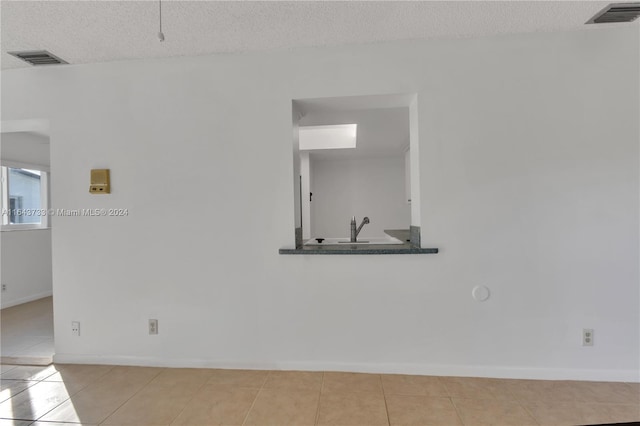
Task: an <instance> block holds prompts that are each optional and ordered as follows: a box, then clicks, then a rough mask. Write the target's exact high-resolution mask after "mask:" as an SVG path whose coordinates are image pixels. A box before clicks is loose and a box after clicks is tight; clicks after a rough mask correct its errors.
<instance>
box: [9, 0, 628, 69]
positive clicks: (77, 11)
mask: <svg viewBox="0 0 640 426" xmlns="http://www.w3.org/2000/svg"><path fill="white" fill-rule="evenodd" d="M608 3H609V2H602V1H562V2H554V1H510V2H493V1H491V2H489V1H410V2H399V1H386V2H359V1H343V2H324V1H319V2H307V1H278V2H268V1H261V2H249V1H231V2H222V1H177V0H173V1H169V0H164V1H163V2H162V9H163V30H164V33H165V35H166V41H165V42H164V43H160V42H159V41H158V39H157V38H156V35H157V32H158V2H157V1H154V0H151V1H7V0H4V1H2V2H1V8H2V21H1V23H2V25H1V27H2V29H1V35H2V55H1V62H2V68H4V69H6V68H18V67H29V66H30V65H28V64H25V63H23V62H22V61H20V60H18V59H16V58H14V57H12V56H10V55H8V54H7V53H6V52H7V51H14V50H39V49H46V50H49V51H51V52H52V53H54V54H56V55H58V56H60V57H61V58H62V59H65V60H66V61H68V62H70V63H72V64H80V63H93V62H106V61H114V60H123V59H136V58H157V57H169V56H183V55H184V56H193V55H205V54H216V53H229V52H246V51H264V50H274V49H289V48H294V47H302V46H330V45H340V44H355V43H373V42H382V41H390V40H403V39H430V38H459V37H477V36H485V35H492V34H507V33H522V32H536V31H564V30H574V29H578V28H585V25H584V23H585V22H586V21H587V20H588V19H589V18H591V17H592V16H593V15H594V14H595V13H596V12H598V11H599V10H600V9H602V8H603V7H605V6H606V5H607V4H608ZM608 25H637V23H632V24H602V25H600V27H602V26H608ZM587 27H591V28H594V27H597V26H587Z"/></svg>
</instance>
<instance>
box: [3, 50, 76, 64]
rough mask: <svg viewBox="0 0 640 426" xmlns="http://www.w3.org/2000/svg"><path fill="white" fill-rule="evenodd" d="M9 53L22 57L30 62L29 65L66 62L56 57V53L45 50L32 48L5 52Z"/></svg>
mask: <svg viewBox="0 0 640 426" xmlns="http://www.w3.org/2000/svg"><path fill="white" fill-rule="evenodd" d="M7 53H9V55H12V56H15V57H16V58H18V59H22V60H23V61H25V62H28V63H30V64H31V65H57V64H68V62H67V61H64V60H62V59H60V58H58V57H57V56H56V55H53V54H51V53H49V52H47V51H46V50H34V51H31V52H7Z"/></svg>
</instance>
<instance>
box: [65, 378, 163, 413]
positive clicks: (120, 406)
mask: <svg viewBox="0 0 640 426" xmlns="http://www.w3.org/2000/svg"><path fill="white" fill-rule="evenodd" d="M115 367H117V366H114V367H113V368H115ZM113 368H112V370H113ZM134 368H135V367H134ZM141 368H146V367H141ZM163 370H166V368H160V371H158V373H157V374H156V375H155V376H153V377H151V378H150V379H149V381H147V383H145V384H144V386H142V387H141V388H140V389H138V390H137V391H136V392H134V393H133V395H131V396H130V397H129V398H127V400H126V401H124V402H123V403H122V404H120V405H118V406H117V407H116V408H115V409H114V410H113V411H112V412H110V413H109V414H108V415H107V417H105V418H104V419H103V420H102V421H101V422H99V423H98V425H102V424H104V422H106V421H107V420H108V419H109V417H111V416H113V414H114V413H115V412H116V411H118V410H119V409H120V408H122V406H123V405H124V404H126V403H127V402H129V401H131V399H132V398H133V397H134V396H136V395H137V394H139V393H140V392H141V391H142V389H144V388H146V387H147V386H148V385H149V383H151V381H152V380H153V379H155V378H156V377H158V376H159V375H160V373H162V371H163ZM72 424H73V423H72Z"/></svg>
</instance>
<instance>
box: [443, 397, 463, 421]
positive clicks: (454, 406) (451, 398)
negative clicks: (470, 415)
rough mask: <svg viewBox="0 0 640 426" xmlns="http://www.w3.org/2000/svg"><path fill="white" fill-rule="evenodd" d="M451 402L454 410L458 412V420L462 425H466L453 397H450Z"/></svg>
mask: <svg viewBox="0 0 640 426" xmlns="http://www.w3.org/2000/svg"><path fill="white" fill-rule="evenodd" d="M447 393H449V390H448V389H447ZM449 401H450V402H451V405H453V409H454V410H456V415H457V416H458V419H459V420H460V423H462V424H463V425H464V424H465V422H464V420H462V415H460V410H458V406H457V405H456V403H455V401H454V400H453V397H452V396H449Z"/></svg>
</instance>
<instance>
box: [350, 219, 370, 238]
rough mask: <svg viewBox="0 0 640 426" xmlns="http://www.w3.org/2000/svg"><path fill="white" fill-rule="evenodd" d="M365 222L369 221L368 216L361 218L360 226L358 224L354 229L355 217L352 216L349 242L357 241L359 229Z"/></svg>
mask: <svg viewBox="0 0 640 426" xmlns="http://www.w3.org/2000/svg"><path fill="white" fill-rule="evenodd" d="M367 223H369V218H368V217H366V216H365V218H364V219H362V223H361V224H360V226H358V228H357V229H356V217H355V216H353V217H352V218H351V241H350V242H352V243H355V242H357V240H358V234H359V233H360V230H361V229H362V227H363V226H364V225H365V224H367Z"/></svg>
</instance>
